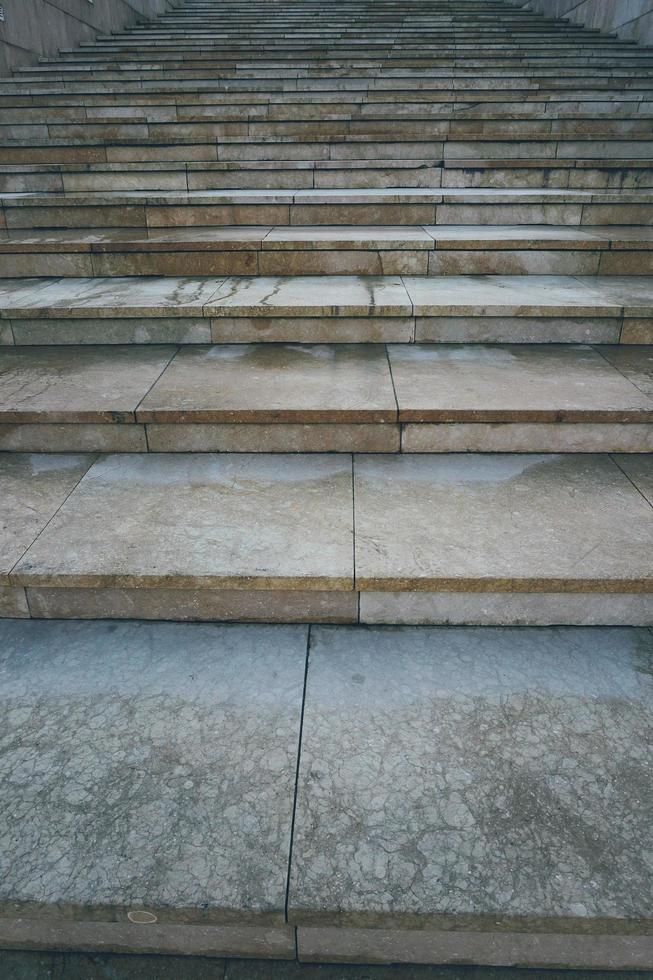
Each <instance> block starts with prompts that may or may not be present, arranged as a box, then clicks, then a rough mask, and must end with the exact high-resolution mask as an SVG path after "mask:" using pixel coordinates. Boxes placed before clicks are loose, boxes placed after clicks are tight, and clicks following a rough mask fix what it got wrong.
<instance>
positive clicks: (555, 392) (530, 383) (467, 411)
mask: <svg viewBox="0 0 653 980" xmlns="http://www.w3.org/2000/svg"><path fill="white" fill-rule="evenodd" d="M629 352H630V354H629V361H628V364H629V366H630V374H629V376H630V377H632V378H633V381H632V383H631V381H629V380H628V378H627V377H624V374H625V370H624V366H623V365H622V366H621V367H620V368H619V370H615V369H614V368H612V367H611V366H610V363H615V364H617V365H619V364H620V363H621V362H620V361H619V360H613V358H617V359H618V358H619V354H618V353H617V354H616V355H608V358H610V363H606V358H604V357H601V355H600V354H599V353H597V352H596V351H594V350H592V349H591V348H589V347H576V346H571V345H565V346H556V345H552V344H548V345H546V347H543V346H542V345H539V344H538V345H534V346H530V345H528V344H521V345H515V346H482V347H481V346H476V345H459V344H458V345H451V346H448V345H437V346H436V345H428V344H419V345H405V344H401V345H393V346H392V347H390V348H389V350H388V357H389V359H390V366H391V369H392V378H393V382H394V386H395V391H396V393H397V404H398V406H399V418H400V419H401V420H402V421H405V422H450V421H458V420H460V421H465V422H513V421H524V422H529V421H530V422H586V421H596V422H609V421H615V422H628V421H641V422H644V421H653V401H652V400H651V399H650V398H647V396H646V394H645V393H644V389H643V386H641V385H639V386H638V385H637V379H638V377H639V376H640V374H643V373H644V371H645V370H646V365H647V359H646V355H645V354H644V353H641V352H640V351H639V349H635V348H632V349H631V348H629ZM652 363H653V359H652ZM651 390H652V391H653V383H652V385H651Z"/></svg>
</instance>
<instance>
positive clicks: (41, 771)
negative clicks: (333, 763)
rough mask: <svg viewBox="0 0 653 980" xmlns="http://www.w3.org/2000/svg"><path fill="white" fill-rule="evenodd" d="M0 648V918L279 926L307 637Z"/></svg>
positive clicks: (107, 635) (241, 635)
mask: <svg viewBox="0 0 653 980" xmlns="http://www.w3.org/2000/svg"><path fill="white" fill-rule="evenodd" d="M0 634H1V635H2V644H1V646H2V654H1V666H0V670H1V672H2V685H0V686H1V690H2V695H1V705H2V712H3V716H4V720H3V724H2V747H1V750H0V767H1V769H2V774H3V779H4V780H5V781H6V783H7V785H9V786H11V794H10V799H9V800H8V805H7V806H6V807H5V808H4V809H3V814H2V817H1V818H0V828H1V830H0V835H1V836H2V838H3V839H4V841H5V844H4V847H3V848H2V853H3V855H4V860H3V865H4V866H3V869H2V886H1V890H0V908H2V910H3V915H4V916H6V917H12V916H13V917H17V916H21V915H24V916H26V917H27V918H28V919H29V918H36V919H38V918H39V917H45V918H49V919H60V918H62V917H63V918H67V919H71V918H72V919H79V920H82V921H84V920H87V921H88V920H89V919H95V920H97V921H98V923H99V924H100V925H101V924H102V923H103V922H107V921H111V920H115V921H117V922H122V923H124V924H127V921H128V920H127V915H128V913H129V912H132V913H133V912H134V910H136V911H138V910H143V909H144V910H147V911H149V912H150V913H151V914H153V915H155V916H156V917H157V919H158V921H160V922H175V921H177V922H197V923H204V924H208V923H212V922H213V923H220V922H223V923H234V924H240V925H246V924H248V923H249V922H250V921H251V922H252V923H253V922H254V921H255V920H257V919H260V920H261V922H262V923H268V924H271V925H273V924H276V925H283V922H284V913H283V909H284V901H285V887H286V872H287V865H288V849H289V846H290V821H291V815H292V803H293V787H294V777H295V766H296V757H297V746H298V737H299V714H300V708H301V694H302V685H303V676H304V659H305V652H306V640H307V635H306V629H305V628H303V627H300V626H298V627H265V626H259V627H250V628H246V627H238V626H222V627H221V626H211V625H195V626H193V625H190V624H185V625H183V626H181V625H175V624H171V623H167V624H164V623H158V624H145V623H140V624H139V623H128V624H127V623H125V624H120V625H118V624H100V623H38V622H34V621H32V622H27V621H22V622H21V621H13V622H12V621H5V622H3V623H0ZM180 653H183V656H182V659H181V660H180ZM17 739H18V740H19V741H17ZM163 855H165V859H164V860H163V859H162V856H163ZM140 930H141V931H143V932H147V927H146V926H141V927H140Z"/></svg>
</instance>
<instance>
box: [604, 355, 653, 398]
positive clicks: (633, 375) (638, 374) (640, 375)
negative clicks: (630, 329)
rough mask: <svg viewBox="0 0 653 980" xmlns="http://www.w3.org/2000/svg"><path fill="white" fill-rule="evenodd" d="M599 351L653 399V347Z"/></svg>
mask: <svg viewBox="0 0 653 980" xmlns="http://www.w3.org/2000/svg"><path fill="white" fill-rule="evenodd" d="M598 350H599V352H600V353H601V354H602V355H603V357H605V359H606V361H609V362H610V364H612V366H613V367H615V368H616V369H617V371H619V372H620V373H621V374H623V376H624V377H625V378H628V380H629V381H631V382H632V383H633V384H634V385H636V386H637V388H639V390H640V391H643V392H644V394H645V395H648V396H649V397H650V398H653V346H650V345H636V344H633V345H632V346H631V345H628V346H625V347H612V346H610V347H599V348H598Z"/></svg>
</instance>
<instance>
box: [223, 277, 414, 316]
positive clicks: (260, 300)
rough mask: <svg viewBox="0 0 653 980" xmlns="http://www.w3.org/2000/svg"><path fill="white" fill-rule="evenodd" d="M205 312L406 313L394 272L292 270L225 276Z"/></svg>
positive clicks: (403, 294) (402, 290)
mask: <svg viewBox="0 0 653 980" xmlns="http://www.w3.org/2000/svg"><path fill="white" fill-rule="evenodd" d="M205 313H206V314H207V315H208V316H216V317H217V316H241V317H245V316H247V317H259V316H287V317H294V316H301V317H306V316H312V317H317V316H343V315H345V316H410V315H411V313H412V304H411V301H410V299H409V297H408V294H407V292H406V289H405V287H404V285H403V283H402V280H401V277H399V276H384V277H381V276H379V277H374V276H292V277H281V276H277V277H269V276H257V277H255V278H236V277H232V278H230V279H227V280H225V282H224V283H223V284H222V285H221V286H220V287H219V289H218V290H217V291H216V292H215V293H214V295H213V296H212V297H211V300H210V302H208V303H207V305H206V309H205Z"/></svg>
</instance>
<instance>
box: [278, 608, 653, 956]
mask: <svg viewBox="0 0 653 980" xmlns="http://www.w3.org/2000/svg"><path fill="white" fill-rule="evenodd" d="M652 657H653V636H652V634H651V632H650V631H648V630H634V629H591V630H590V629H585V630H581V629H541V630H537V631H535V630H519V629H510V630H504V629H497V630H489V629H462V628H459V629H446V628H444V629H419V630H418V629H404V630H397V629H379V628H377V629H367V630H364V629H360V628H339V629H329V628H326V627H321V628H316V629H314V630H313V631H312V638H311V648H310V659H309V671H308V682H307V692H306V707H305V712H304V723H303V741H302V753H301V763H300V773H299V791H298V798H297V815H296V822H295V836H294V845H293V867H292V872H291V885H290V894H289V915H290V921H291V922H293V923H296V924H299V925H316V926H317V925H320V926H329V925H331V926H351V927H360V926H370V925H374V926H380V927H384V928H392V929H415V928H417V929H424V928H429V929H431V928H432V929H437V928H444V929H451V928H453V929H455V930H457V931H460V930H463V931H464V930H466V929H467V930H469V929H472V930H478V931H480V932H488V931H491V932H492V933H495V934H496V933H502V932H508V933H509V932H511V931H512V932H518V933H521V932H529V933H530V932H541V933H551V932H561V933H575V934H578V933H581V934H586V933H602V934H605V933H606V932H608V933H610V934H615V935H619V934H621V935H623V934H627V935H628V934H630V935H642V934H646V933H647V931H649V930H650V915H651V890H650V880H649V878H648V875H647V872H646V868H645V864H644V863H643V861H642V846H644V847H646V841H647V840H648V839H649V833H648V828H649V825H650V820H651V813H652V812H653V798H652V797H651V788H650V779H649V770H650V766H651V761H652V759H651V748H650V739H649V738H648V737H647V732H648V730H649V729H650V726H651V723H652V722H653V690H652V688H651V669H650V668H651V662H652V660H651V658H652ZM615 705H618V711H615ZM488 927H489V928H488ZM649 941H650V940H649ZM490 962H492V961H490ZM499 962H502V961H501V960H499ZM503 962H505V961H503ZM552 965H553V964H552ZM619 965H624V964H619Z"/></svg>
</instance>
